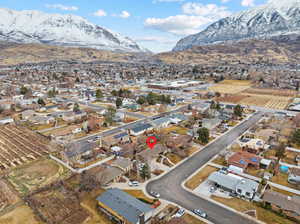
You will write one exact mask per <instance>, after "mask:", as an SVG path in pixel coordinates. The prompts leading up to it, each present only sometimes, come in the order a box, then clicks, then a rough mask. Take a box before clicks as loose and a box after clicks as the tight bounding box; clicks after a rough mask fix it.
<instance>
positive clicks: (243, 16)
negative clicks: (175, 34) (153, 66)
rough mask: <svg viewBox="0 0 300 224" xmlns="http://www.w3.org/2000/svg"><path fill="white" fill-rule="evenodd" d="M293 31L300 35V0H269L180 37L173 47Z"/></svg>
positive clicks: (181, 47)
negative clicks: (194, 32)
mask: <svg viewBox="0 0 300 224" xmlns="http://www.w3.org/2000/svg"><path fill="white" fill-rule="evenodd" d="M290 34H300V0H270V1H269V2H268V4H266V5H262V6H258V7H255V8H252V9H249V10H246V11H242V12H240V13H237V14H235V15H232V16H230V17H227V18H223V19H221V20H219V21H217V22H215V23H213V24H211V25H210V26H208V27H207V28H206V29H205V30H203V31H202V32H200V33H197V34H194V35H190V36H188V37H185V38H183V39H181V40H180V41H179V42H178V43H177V45H176V46H175V48H174V49H173V50H174V51H180V50H185V49H188V48H192V47H193V46H199V45H209V44H217V43H222V42H226V41H237V40H243V39H270V38H271V37H276V36H282V35H285V36H286V35H290Z"/></svg>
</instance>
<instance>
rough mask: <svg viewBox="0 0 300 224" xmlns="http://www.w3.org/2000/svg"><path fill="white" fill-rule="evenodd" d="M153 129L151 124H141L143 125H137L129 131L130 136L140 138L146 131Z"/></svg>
mask: <svg viewBox="0 0 300 224" xmlns="http://www.w3.org/2000/svg"><path fill="white" fill-rule="evenodd" d="M152 129H153V126H152V125H151V124H149V123H141V124H137V125H135V126H134V127H133V128H131V129H129V131H130V134H131V135H133V136H138V135H141V134H143V133H145V132H146V131H150V130H152Z"/></svg>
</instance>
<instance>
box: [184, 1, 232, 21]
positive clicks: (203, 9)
mask: <svg viewBox="0 0 300 224" xmlns="http://www.w3.org/2000/svg"><path fill="white" fill-rule="evenodd" d="M182 11H183V13H185V14H189V15H198V16H208V17H209V18H210V19H214V18H216V19H219V18H223V17H226V16H229V15H230V12H229V11H227V8H226V7H224V6H217V5H215V4H207V5H202V4H201V3H193V2H188V3H186V4H184V5H183V6H182Z"/></svg>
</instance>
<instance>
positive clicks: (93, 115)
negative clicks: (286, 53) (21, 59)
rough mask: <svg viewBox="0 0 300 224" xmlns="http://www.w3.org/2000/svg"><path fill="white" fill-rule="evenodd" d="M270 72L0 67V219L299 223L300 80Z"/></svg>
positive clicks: (103, 65) (88, 223)
mask: <svg viewBox="0 0 300 224" xmlns="http://www.w3.org/2000/svg"><path fill="white" fill-rule="evenodd" d="M268 69H269V73H270V75H268V72H267V70H265V71H264V73H263V74H264V76H260V73H259V71H262V70H261V69H259V68H255V66H253V67H243V66H218V67H211V66H200V65H185V66H183V65H168V64H162V63H153V64H144V63H116V62H98V63H79V62H72V63H70V62H65V61H57V62H48V63H40V64H23V65H17V66H8V67H4V66H3V67H1V69H0V86H1V88H0V169H1V179H0V186H1V188H0V213H1V217H0V223H21V222H20V221H18V217H20V216H21V217H22V219H21V220H22V223H32V224H40V223H48V224H56V223H60V224H74V223H76V224H94V223H101V224H112V223H126V224H127V223H128V224H129V223H131V224H137V223H139V224H143V223H153V224H160V223H161V224H198V223H199V224H201V223H229V222H231V223H287V224H290V223H299V222H300V210H299V209H300V200H299V197H300V115H299V114H298V112H299V111H300V97H299V92H298V90H299V81H300V80H299V79H298V78H297V77H299V74H298V73H299V71H298V70H297V69H294V68H290V67H285V68H281V69H280V72H279V71H278V72H277V73H276V66H274V67H272V66H271V67H268ZM275 73H276V74H277V76H274V74H275ZM261 74H262V73H261ZM271 74H272V75H271ZM287 76H289V78H286V77H287ZM283 77H285V78H283ZM149 137H151V138H152V139H155V140H156V141H155V144H154V145H153V148H152V147H151V148H149V145H147V139H148V138H149ZM15 214H18V215H15ZM20 214H22V215H20ZM4 220H15V221H13V222H5V221H4ZM275 220H276V221H275Z"/></svg>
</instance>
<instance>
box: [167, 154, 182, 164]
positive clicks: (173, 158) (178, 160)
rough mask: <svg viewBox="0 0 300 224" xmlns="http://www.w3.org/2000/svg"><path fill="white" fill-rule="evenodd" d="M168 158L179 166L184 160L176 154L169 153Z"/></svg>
mask: <svg viewBox="0 0 300 224" xmlns="http://www.w3.org/2000/svg"><path fill="white" fill-rule="evenodd" d="M166 157H167V158H168V159H169V160H170V161H171V162H172V163H174V164H177V163H179V162H180V161H182V158H181V157H180V156H178V155H176V154H175V153H167V154H166Z"/></svg>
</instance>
